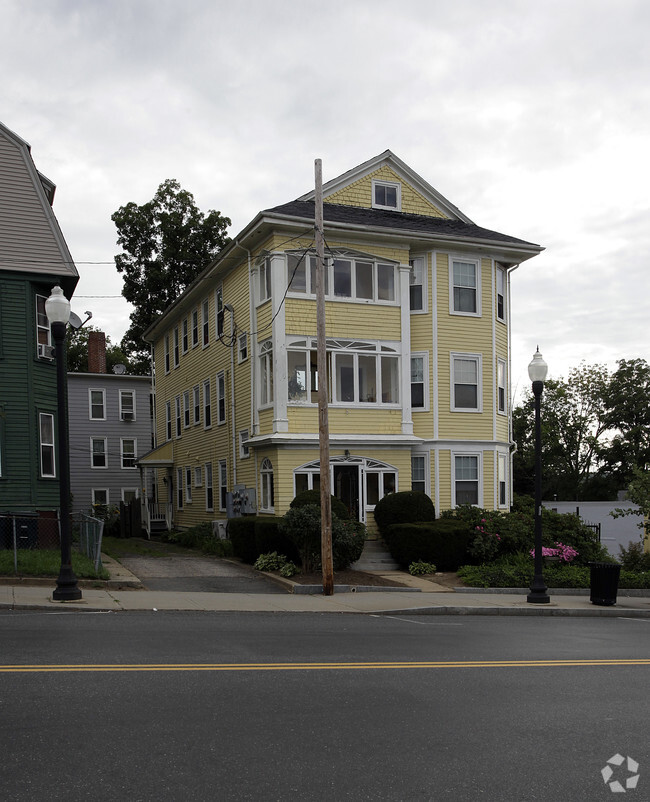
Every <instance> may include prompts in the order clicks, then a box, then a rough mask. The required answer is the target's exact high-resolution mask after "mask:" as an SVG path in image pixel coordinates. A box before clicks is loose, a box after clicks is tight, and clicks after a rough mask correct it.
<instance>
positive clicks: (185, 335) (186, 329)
mask: <svg viewBox="0 0 650 802" xmlns="http://www.w3.org/2000/svg"><path fill="white" fill-rule="evenodd" d="M182 326H183V353H184V354H186V353H187V352H188V351H189V350H190V333H189V326H188V323H187V318H186V317H184V318H183V324H182Z"/></svg>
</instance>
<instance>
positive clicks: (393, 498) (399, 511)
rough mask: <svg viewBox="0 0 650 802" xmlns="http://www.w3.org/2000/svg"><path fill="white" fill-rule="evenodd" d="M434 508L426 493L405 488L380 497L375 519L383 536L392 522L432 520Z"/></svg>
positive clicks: (409, 522)
mask: <svg viewBox="0 0 650 802" xmlns="http://www.w3.org/2000/svg"><path fill="white" fill-rule="evenodd" d="M435 517H436V508H435V507H434V506H433V501H431V499H430V498H429V496H427V494H426V493H421V492H420V491H418V490H405V491H402V492H400V493H390V494H389V495H387V496H384V497H383V498H382V499H380V500H379V501H378V502H377V504H376V506H375V521H376V522H377V526H378V527H379V532H380V534H381V536H382V537H383V538H385V536H386V532H387V530H388V527H389V526H392V525H393V524H402V523H408V524H414V523H419V522H421V521H433V520H435Z"/></svg>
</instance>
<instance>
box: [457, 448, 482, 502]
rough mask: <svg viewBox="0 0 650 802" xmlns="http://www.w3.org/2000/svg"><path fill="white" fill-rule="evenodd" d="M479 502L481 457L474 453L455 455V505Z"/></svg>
mask: <svg viewBox="0 0 650 802" xmlns="http://www.w3.org/2000/svg"><path fill="white" fill-rule="evenodd" d="M478 503H479V458H478V455H474V454H467V455H466V454H463V455H455V456H454V505H455V506H459V505H460V504H474V505H477V504H478Z"/></svg>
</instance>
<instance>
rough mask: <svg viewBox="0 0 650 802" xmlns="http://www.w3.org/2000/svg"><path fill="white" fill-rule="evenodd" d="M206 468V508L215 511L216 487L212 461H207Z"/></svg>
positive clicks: (207, 510)
mask: <svg viewBox="0 0 650 802" xmlns="http://www.w3.org/2000/svg"><path fill="white" fill-rule="evenodd" d="M204 468H205V509H206V512H214V487H213V485H212V463H211V462H206V463H205V465H204Z"/></svg>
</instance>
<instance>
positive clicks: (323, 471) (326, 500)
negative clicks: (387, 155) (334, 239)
mask: <svg viewBox="0 0 650 802" xmlns="http://www.w3.org/2000/svg"><path fill="white" fill-rule="evenodd" d="M315 173H316V198H315V200H316V219H315V223H316V337H317V342H318V350H317V355H316V358H317V362H316V369H317V371H318V440H319V443H320V531H321V562H322V565H323V594H324V595H325V596H331V595H332V594H333V593H334V566H333V560H332V499H331V491H330V442H329V422H328V417H327V404H328V402H327V387H328V377H327V348H326V345H325V280H324V271H325V238H324V234H323V163H322V161H321V160H320V159H316V161H315Z"/></svg>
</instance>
